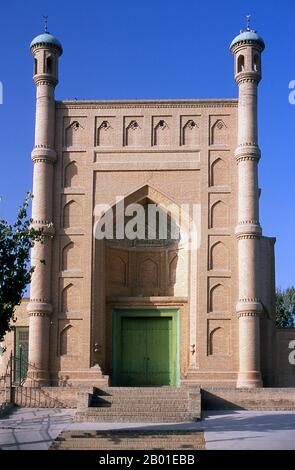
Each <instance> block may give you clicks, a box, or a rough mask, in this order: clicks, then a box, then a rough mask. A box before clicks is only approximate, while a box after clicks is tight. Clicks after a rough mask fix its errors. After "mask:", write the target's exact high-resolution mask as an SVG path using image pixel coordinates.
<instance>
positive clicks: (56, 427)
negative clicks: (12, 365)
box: [0, 408, 295, 450]
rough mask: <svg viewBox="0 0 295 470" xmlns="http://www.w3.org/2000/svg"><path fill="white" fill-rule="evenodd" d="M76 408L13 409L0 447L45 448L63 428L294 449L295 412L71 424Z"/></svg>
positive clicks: (0, 425)
mask: <svg viewBox="0 0 295 470" xmlns="http://www.w3.org/2000/svg"><path fill="white" fill-rule="evenodd" d="M74 414H75V410H67V409H64V410H63V409H39V410H38V409H30V408H23V409H16V410H15V411H14V412H13V413H12V414H11V415H10V416H8V417H6V418H2V419H0V449H15V450H20V449H40V450H45V449H48V447H49V446H50V445H51V444H52V442H53V441H54V440H55V438H56V437H57V436H58V434H59V433H60V432H61V431H64V430H95V429H97V430H104V429H130V428H131V429H136V428H137V429H141V430H152V429H156V430H168V429H174V430H197V429H203V430H204V431H205V441H206V448H207V449H208V450H209V449H223V450H227V449H228V450H238V449H249V450H250V449H271V450H274V449H284V450H287V449H293V450H295V412H293V411H263V412H262V411H261V412H259V411H232V412H225V411H223V412H216V411H212V412H206V413H204V416H203V418H204V419H203V421H201V422H197V423H180V424H170V425H169V424H162V425H160V424H156V425H155V424H148V423H145V424H136V425H134V424H133V425H132V424H124V423H123V424H122V423H120V424H111V423H101V424H100V423H73V422H72V420H73V415H74Z"/></svg>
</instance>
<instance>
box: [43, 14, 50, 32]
mask: <svg viewBox="0 0 295 470" xmlns="http://www.w3.org/2000/svg"><path fill="white" fill-rule="evenodd" d="M43 18H44V33H46V34H48V33H49V31H48V15H43Z"/></svg>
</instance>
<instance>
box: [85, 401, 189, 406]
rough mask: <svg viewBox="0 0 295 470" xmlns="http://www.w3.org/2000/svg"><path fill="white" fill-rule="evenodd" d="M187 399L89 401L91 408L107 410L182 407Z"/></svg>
mask: <svg viewBox="0 0 295 470" xmlns="http://www.w3.org/2000/svg"><path fill="white" fill-rule="evenodd" d="M187 401H188V400H187V399H186V400H169V401H167V400H150V401H148V402H147V401H145V400H138V399H136V400H133V399H132V400H131V399H128V400H127V399H121V400H120V399H116V400H111V401H101V400H92V401H91V407H101V408H108V407H110V406H112V407H114V406H121V407H125V406H129V405H130V406H133V405H135V404H136V405H138V406H141V407H148V406H164V407H165V406H169V407H171V406H176V407H177V406H184V405H186V404H187Z"/></svg>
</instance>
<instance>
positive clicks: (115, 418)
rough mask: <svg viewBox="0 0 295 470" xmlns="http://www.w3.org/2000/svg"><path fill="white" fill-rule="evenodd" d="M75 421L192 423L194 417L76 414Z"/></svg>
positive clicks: (180, 415)
mask: <svg viewBox="0 0 295 470" xmlns="http://www.w3.org/2000/svg"><path fill="white" fill-rule="evenodd" d="M75 421H76V422H77V423H83V422H85V423H190V422H192V421H193V418H192V417H191V416H190V415H188V414H184V415H183V414H179V415H171V416H170V415H169V416H168V415H167V416H162V415H159V416H158V415H156V414H153V415H143V414H140V415H136V414H130V415H106V416H97V415H95V416H93V415H87V416H83V415H82V416H76V417H75Z"/></svg>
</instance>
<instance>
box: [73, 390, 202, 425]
mask: <svg viewBox="0 0 295 470" xmlns="http://www.w3.org/2000/svg"><path fill="white" fill-rule="evenodd" d="M200 414H201V394H200V389H199V388H194V389H193V390H190V389H187V388H171V387H145V388H143V387H132V388H131V387H130V388H129V387H106V388H103V389H93V393H91V394H84V395H83V394H82V395H81V396H80V397H79V401H78V411H77V413H76V416H75V421H78V422H83V421H84V422H85V421H87V422H100V423H102V422H105V423H109V422H113V423H114V422H117V423H119V422H121V423H128V422H129V423H177V422H188V421H195V420H197V419H200Z"/></svg>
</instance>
